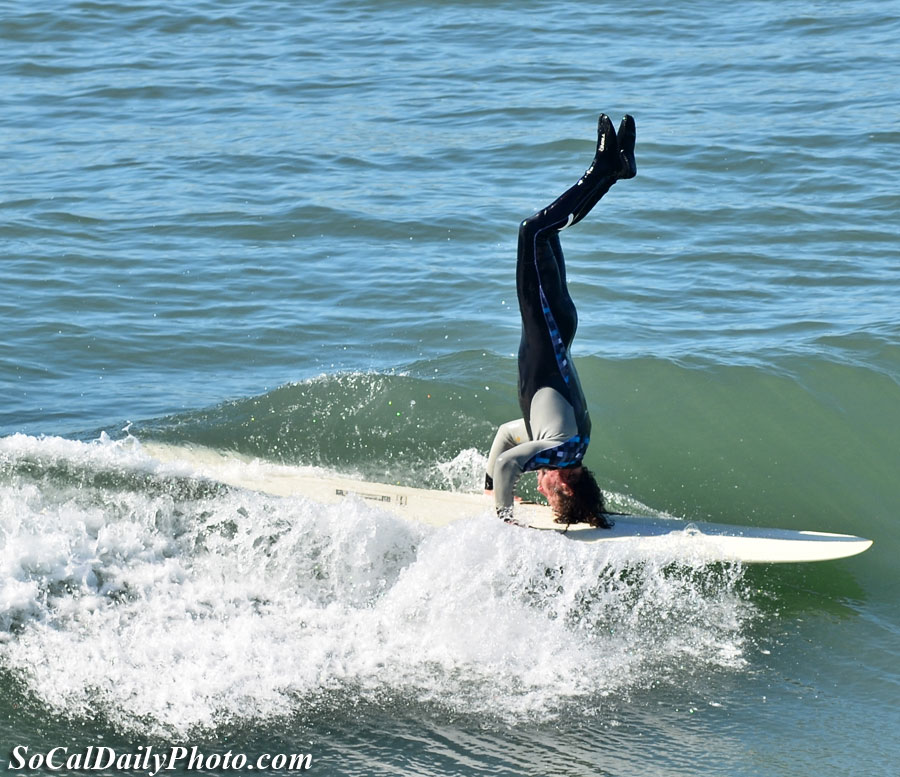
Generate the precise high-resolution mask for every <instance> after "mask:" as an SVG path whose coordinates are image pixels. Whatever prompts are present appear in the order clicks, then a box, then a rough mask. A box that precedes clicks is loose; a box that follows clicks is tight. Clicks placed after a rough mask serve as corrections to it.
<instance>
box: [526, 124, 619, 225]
mask: <svg viewBox="0 0 900 777" xmlns="http://www.w3.org/2000/svg"><path fill="white" fill-rule="evenodd" d="M634 140H635V127H634V119H633V118H632V117H631V116H629V115H627V114H626V115H625V117H624V118H623V119H622V122H621V124H619V133H618V135H616V131H615V130H614V129H613V125H612V122H611V121H610V119H609V116H607V115H606V114H605V113H601V114H600V118H599V120H598V122H597V150H596V152H595V153H594V159H593V161H592V162H591V166H590V167H589V168H588V169H587V170H585V172H584V175H582V176H581V178H579V179H578V182H577V183H576V184H575V185H574V186H572V187H571V188H569V189H568V190H567V191H565V192H564V193H563V194H561V195H560V196H559V197H557V198H556V199H555V200H554V201H553V202H552V203H550V205H548V206H547V207H546V208H544V209H543V210H542V211H539V212H538V213H535V214H534V216H532V217H531V218H530V219H529V221H537V222H538V223H539V224H540V226H541V227H542V228H553V229H555V230H556V231H561V230H563V229H565V228H566V227H570V226H572V225H573V224H577V223H578V222H579V221H581V219H583V218H584V217H585V216H587V214H588V213H590V211H591V209H592V208H593V207H594V206H595V205H596V204H597V203H598V202H599V201H600V198H601V197H603V195H604V194H606V193H607V192H608V191H609V189H610V187H611V186H612V185H613V184H614V183H615V182H616V181H618V180H620V179H622V178H634V176H635V175H636V174H637V165H636V163H635V161H634Z"/></svg>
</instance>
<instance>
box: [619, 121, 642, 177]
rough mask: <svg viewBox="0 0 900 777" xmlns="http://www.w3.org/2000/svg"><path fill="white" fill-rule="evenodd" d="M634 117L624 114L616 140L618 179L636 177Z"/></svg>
mask: <svg viewBox="0 0 900 777" xmlns="http://www.w3.org/2000/svg"><path fill="white" fill-rule="evenodd" d="M634 138H635V128H634V117H633V116H630V115H629V114H627V113H626V114H625V116H624V118H623V119H622V122H621V124H619V133H618V136H617V138H616V139H617V140H618V143H619V178H620V179H621V178H634V177H635V176H636V175H637V163H636V162H635V161H634Z"/></svg>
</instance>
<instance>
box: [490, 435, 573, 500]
mask: <svg viewBox="0 0 900 777" xmlns="http://www.w3.org/2000/svg"><path fill="white" fill-rule="evenodd" d="M558 444H559V441H558V440H555V439H550V440H548V439H543V440H527V441H526V442H523V443H521V444H520V445H516V446H514V447H512V448H509V449H507V450H505V451H503V452H502V453H500V454H499V455H498V456H497V459H496V461H495V462H494V469H493V472H494V476H493V477H494V482H493V485H494V489H493V490H494V507H495V508H496V510H497V514H498V515H499V516H500V517H501V518H511V517H512V509H513V504H514V503H515V493H516V483H518V482H519V478H521V477H522V473H524V472H525V471H526V466H527V465H528V464H529V462H531V461H532V460H533V459H534V457H535V456H537V455H538V454H539V453H540V452H541V451H545V450H547V449H548V448H554V447H555V446H556V445H558ZM528 469H531V467H528Z"/></svg>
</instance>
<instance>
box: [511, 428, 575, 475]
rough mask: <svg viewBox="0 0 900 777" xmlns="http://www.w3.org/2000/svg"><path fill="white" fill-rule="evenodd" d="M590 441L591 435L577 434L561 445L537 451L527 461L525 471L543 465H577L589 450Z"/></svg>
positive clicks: (530, 470) (560, 466) (563, 466)
mask: <svg viewBox="0 0 900 777" xmlns="http://www.w3.org/2000/svg"><path fill="white" fill-rule="evenodd" d="M590 441H591V438H590V437H582V436H581V435H580V434H576V435H575V436H574V437H570V438H569V439H568V440H566V441H565V442H564V443H562V444H560V445H557V446H555V447H553V448H548V449H547V450H545V451H541V452H540V453H536V454H535V455H534V456H532V457H531V458H530V459H529V460H528V461H527V462H526V463H525V466H524V468H523V469H524V471H525V472H532V471H534V470H536V469H541V468H542V467H556V468H559V469H562V468H565V467H575V466H577V465H579V464H581V461H582V459H584V454H585V453H586V452H587V447H588V443H589V442H590Z"/></svg>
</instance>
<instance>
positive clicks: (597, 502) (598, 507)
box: [538, 466, 610, 529]
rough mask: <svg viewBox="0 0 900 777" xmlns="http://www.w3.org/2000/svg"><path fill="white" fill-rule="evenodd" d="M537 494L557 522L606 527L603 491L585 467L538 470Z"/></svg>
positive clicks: (607, 523)
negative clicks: (538, 493)
mask: <svg viewBox="0 0 900 777" xmlns="http://www.w3.org/2000/svg"><path fill="white" fill-rule="evenodd" d="M538 491H539V492H540V493H542V494H543V495H544V496H545V497H547V501H548V502H549V503H550V508H551V509H552V510H553V513H554V515H555V516H556V521H557V523H589V524H591V525H593V526H598V527H601V528H604V529H607V528H609V526H610V523H609V521H607V519H606V516H605V514H604V513H605V511H606V504H605V501H604V499H603V492H602V491H601V490H600V486H599V485H597V481H596V479H595V478H594V474H593V473H592V472H591V471H590V470H589V469H588V468H587V467H582V466H578V467H565V468H562V469H541V470H538Z"/></svg>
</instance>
